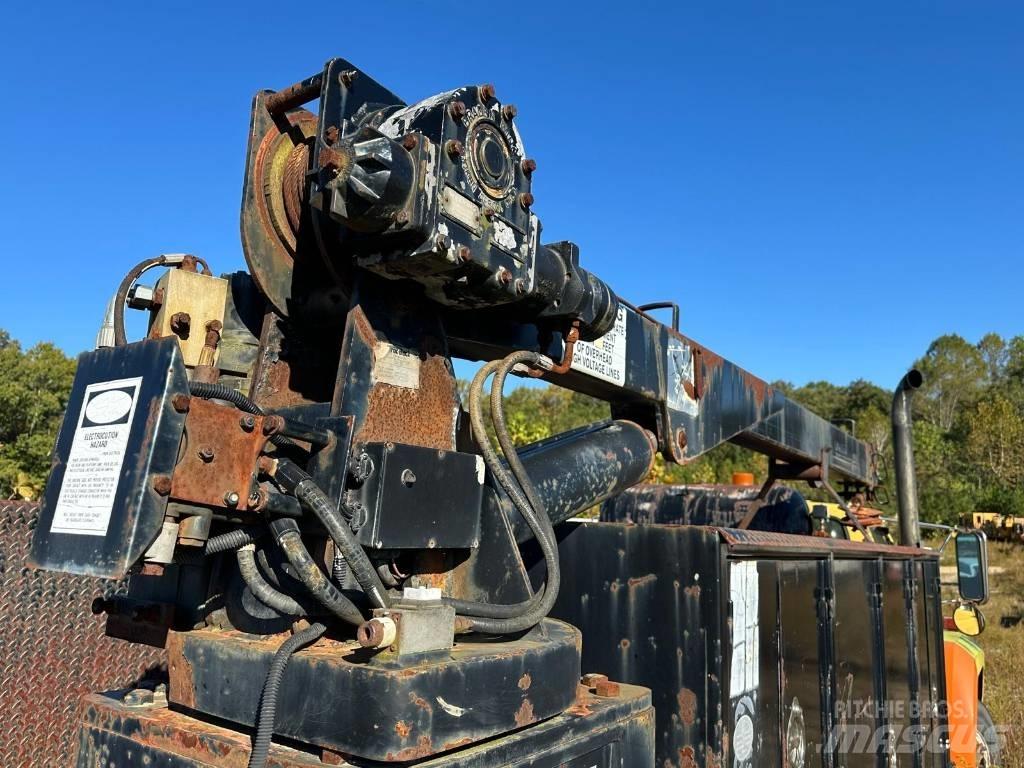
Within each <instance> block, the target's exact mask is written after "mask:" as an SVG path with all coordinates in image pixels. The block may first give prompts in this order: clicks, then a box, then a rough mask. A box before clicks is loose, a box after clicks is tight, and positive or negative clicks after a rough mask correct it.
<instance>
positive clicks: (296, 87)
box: [266, 72, 323, 114]
mask: <svg viewBox="0 0 1024 768" xmlns="http://www.w3.org/2000/svg"><path fill="white" fill-rule="evenodd" d="M322 84H323V73H322V72H318V73H317V74H315V75H313V76H312V77H307V78H306V79H305V80H301V81H299V82H298V83H294V84H292V85H289V86H288V87H287V88H282V89H281V90H280V91H278V92H277V93H272V94H270V95H269V96H267V101H266V105H267V111H268V112H270V113H271V114H278V113H279V112H286V111H288V110H289V109H295V107H301V106H302V105H303V104H305V103H306V102H308V101H312V100H313V99H315V98H317V97H319V96H320V86H321V85H322Z"/></svg>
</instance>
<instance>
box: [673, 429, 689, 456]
mask: <svg viewBox="0 0 1024 768" xmlns="http://www.w3.org/2000/svg"><path fill="white" fill-rule="evenodd" d="M686 443H687V440H686V430H685V429H680V430H678V431H677V432H676V445H678V446H679V450H680V451H685V450H686Z"/></svg>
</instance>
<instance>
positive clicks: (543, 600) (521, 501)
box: [448, 352, 560, 634]
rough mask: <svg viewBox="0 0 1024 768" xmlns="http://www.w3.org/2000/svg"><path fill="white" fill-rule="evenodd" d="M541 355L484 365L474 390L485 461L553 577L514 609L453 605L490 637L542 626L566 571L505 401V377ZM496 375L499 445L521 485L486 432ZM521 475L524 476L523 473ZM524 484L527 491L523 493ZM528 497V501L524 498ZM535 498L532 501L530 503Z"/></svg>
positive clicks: (473, 408) (475, 422) (472, 407)
mask: <svg viewBox="0 0 1024 768" xmlns="http://www.w3.org/2000/svg"><path fill="white" fill-rule="evenodd" d="M538 360H539V356H538V355H536V354H535V353H532V352H514V353H512V354H511V355H509V356H507V357H506V358H504V359H503V360H501V361H500V362H497V363H490V364H488V365H486V366H484V367H483V368H482V369H481V370H480V371H479V372H478V373H477V375H476V377H474V380H473V384H472V385H471V387H470V418H471V420H472V423H473V431H474V434H475V435H476V437H477V442H478V443H479V445H480V449H481V452H482V453H483V456H484V461H485V463H486V464H487V466H488V468H489V469H490V470H491V472H492V474H494V475H495V477H496V478H497V479H498V481H499V483H501V485H502V487H504V489H505V491H506V492H507V493H508V495H509V498H510V499H511V500H512V502H513V504H515V506H516V508H517V509H518V510H519V512H520V513H521V514H522V515H523V518H524V519H525V520H526V522H527V524H528V525H529V526H530V528H531V530H532V531H533V533H534V535H535V537H536V539H537V542H538V544H539V546H540V548H541V551H542V553H543V555H544V561H545V565H546V567H547V571H548V576H547V580H546V583H545V586H544V589H543V591H538V592H537V593H536V594H534V595H533V596H532V597H531V598H530V599H528V600H524V601H522V602H520V603H514V604H511V605H493V604H488V603H474V602H467V601H460V600H449V601H448V602H449V604H451V605H453V606H454V607H455V609H456V611H457V612H458V613H460V615H463V616H465V617H466V618H467V619H469V620H470V622H471V623H472V625H473V629H475V630H477V631H479V632H487V633H490V634H508V633H512V632H519V631H522V630H525V629H529V628H530V627H532V626H534V625H535V624H537V623H538V622H539V621H540V620H541V619H543V618H544V617H545V616H546V615H547V614H548V613H549V612H550V611H551V608H552V606H553V605H554V602H555V599H556V598H557V596H558V589H559V586H560V570H559V563H558V547H557V542H556V541H555V535H554V530H553V528H552V526H551V521H550V519H548V518H547V515H546V513H545V512H544V507H543V505H542V504H541V503H540V500H539V499H538V497H537V493H536V490H535V489H534V487H533V484H532V483H531V482H530V479H529V477H528V475H527V473H526V470H525V468H524V467H523V466H522V463H521V462H519V460H518V455H517V454H516V451H515V446H514V445H513V444H512V440H511V437H510V436H509V434H508V430H507V427H506V425H505V420H504V410H503V408H504V404H503V402H502V399H501V392H502V387H503V385H504V381H505V377H506V376H507V375H508V373H509V372H511V370H512V369H513V368H514V367H515V366H516V365H518V364H519V363H524V362H531V363H536V362H537V361H538ZM492 372H493V373H494V374H495V382H494V385H493V388H492V390H491V406H492V408H491V410H492V416H493V417H494V420H495V432H496V433H497V434H498V442H499V444H501V446H502V449H503V451H505V453H506V457H507V458H508V459H509V465H510V466H514V465H513V461H515V462H517V463H518V469H519V470H520V473H521V478H516V479H518V480H519V484H517V482H516V479H513V478H512V477H511V476H510V475H509V473H508V470H506V469H505V468H504V467H503V466H502V465H501V461H500V459H499V458H498V456H497V453H496V452H495V451H494V449H493V447H492V446H491V445H490V442H489V438H488V436H487V434H486V431H485V429H484V419H483V409H482V406H481V404H480V397H481V393H482V389H483V383H484V381H485V380H486V379H487V377H488V376H489V375H490V374H491V373H492ZM512 457H514V458H512ZM517 474H518V473H517ZM520 485H521V490H520ZM524 494H526V498H524ZM531 496H532V499H531V498H530V497H531Z"/></svg>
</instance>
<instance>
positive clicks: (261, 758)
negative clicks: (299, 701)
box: [249, 624, 327, 768]
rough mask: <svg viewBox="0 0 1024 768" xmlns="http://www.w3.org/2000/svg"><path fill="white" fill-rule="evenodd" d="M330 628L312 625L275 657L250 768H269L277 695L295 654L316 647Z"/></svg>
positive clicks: (262, 701) (258, 717)
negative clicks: (267, 766)
mask: <svg viewBox="0 0 1024 768" xmlns="http://www.w3.org/2000/svg"><path fill="white" fill-rule="evenodd" d="M326 631H327V627H325V626H324V625H323V624H310V625H309V627H307V628H306V629H304V630H302V631H301V632H296V633H295V634H294V635H292V636H291V637H289V638H288V639H287V640H285V641H284V642H283V643H281V646H280V647H279V648H278V649H277V651H276V652H275V653H274V658H273V660H272V661H271V662H270V670H269V671H268V672H267V678H266V680H265V681H264V683H263V692H262V693H261V694H260V706H259V711H258V712H257V714H256V735H255V736H254V737H253V739H252V752H251V753H250V754H249V768H265V766H266V764H267V758H268V757H269V755H270V740H271V738H272V737H273V735H274V721H275V720H276V719H277V695H278V692H279V691H280V689H281V681H282V680H283V679H284V671H285V668H286V667H287V666H288V662H289V661H291V658H292V654H293V653H295V652H296V651H297V650H299V649H301V648H305V647H306V646H307V645H312V644H313V643H315V642H316V641H317V640H319V639H320V638H321V637H323V635H324V632H326Z"/></svg>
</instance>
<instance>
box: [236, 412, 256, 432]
mask: <svg viewBox="0 0 1024 768" xmlns="http://www.w3.org/2000/svg"><path fill="white" fill-rule="evenodd" d="M238 426H240V427H241V428H242V429H244V430H245V431H246V432H252V431H253V430H254V429H256V417H255V416H253V415H252V414H251V413H246V414H243V415H242V417H241V418H240V419H239V420H238Z"/></svg>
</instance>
